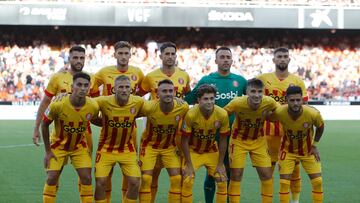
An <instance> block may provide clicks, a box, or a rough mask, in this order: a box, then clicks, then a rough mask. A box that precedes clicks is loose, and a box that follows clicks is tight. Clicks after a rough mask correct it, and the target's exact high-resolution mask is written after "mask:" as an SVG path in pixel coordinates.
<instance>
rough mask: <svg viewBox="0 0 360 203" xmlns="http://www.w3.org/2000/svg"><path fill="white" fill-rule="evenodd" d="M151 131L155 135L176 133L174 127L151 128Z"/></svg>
mask: <svg viewBox="0 0 360 203" xmlns="http://www.w3.org/2000/svg"><path fill="white" fill-rule="evenodd" d="M152 130H153V131H154V132H155V133H157V134H174V133H175V132H176V128H174V127H170V128H164V127H161V128H159V127H153V129H152Z"/></svg>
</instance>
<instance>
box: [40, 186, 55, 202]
mask: <svg viewBox="0 0 360 203" xmlns="http://www.w3.org/2000/svg"><path fill="white" fill-rule="evenodd" d="M56 192H57V189H56V185H48V184H46V183H45V186H44V191H43V203H55V198H56Z"/></svg>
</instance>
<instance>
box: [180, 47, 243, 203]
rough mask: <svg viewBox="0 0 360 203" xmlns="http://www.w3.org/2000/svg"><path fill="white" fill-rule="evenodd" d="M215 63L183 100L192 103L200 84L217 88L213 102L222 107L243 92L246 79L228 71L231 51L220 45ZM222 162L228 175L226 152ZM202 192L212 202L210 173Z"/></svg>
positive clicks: (212, 186)
mask: <svg viewBox="0 0 360 203" xmlns="http://www.w3.org/2000/svg"><path fill="white" fill-rule="evenodd" d="M215 54H216V59H215V63H216V64H217V66H218V70H217V72H214V73H211V74H210V75H207V76H204V77H203V78H201V80H200V81H199V83H198V84H197V85H196V87H195V88H194V89H193V90H192V91H191V92H190V93H189V94H188V95H186V97H185V101H187V102H188V103H189V104H194V103H195V102H196V100H197V96H196V91H197V89H198V87H199V86H200V85H202V84H212V85H214V86H215V87H216V88H217V91H218V92H217V93H216V97H215V104H216V105H218V106H220V107H224V106H225V105H227V104H228V103H229V102H230V101H231V100H232V99H233V98H235V97H237V96H241V95H243V94H245V91H246V80H245V78H243V77H242V76H240V75H236V74H233V73H231V72H230V68H231V65H232V63H233V59H232V53H231V50H230V49H229V48H228V47H220V48H218V49H217V50H216V52H215ZM234 118H235V116H234V114H231V115H230V117H229V120H230V126H231V125H232V123H233V121H234ZM219 139H220V136H219V135H218V134H217V135H216V140H217V141H219ZM224 164H225V167H226V170H227V174H228V176H229V175H230V169H229V158H228V153H226V154H225V159H224ZM204 194H205V201H206V203H212V202H213V199H214V194H215V180H214V178H212V176H211V175H207V176H206V179H205V182H204Z"/></svg>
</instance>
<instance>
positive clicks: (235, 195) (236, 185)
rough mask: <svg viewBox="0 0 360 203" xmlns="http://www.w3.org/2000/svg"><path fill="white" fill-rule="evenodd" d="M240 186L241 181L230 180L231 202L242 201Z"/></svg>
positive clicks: (238, 202)
mask: <svg viewBox="0 0 360 203" xmlns="http://www.w3.org/2000/svg"><path fill="white" fill-rule="evenodd" d="M240 187H241V182H240V181H234V180H230V184H229V194H228V196H229V202H230V203H240Z"/></svg>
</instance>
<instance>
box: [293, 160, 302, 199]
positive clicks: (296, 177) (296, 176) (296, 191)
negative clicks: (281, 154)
mask: <svg viewBox="0 0 360 203" xmlns="http://www.w3.org/2000/svg"><path fill="white" fill-rule="evenodd" d="M290 191H291V200H292V201H295V202H296V201H299V200H300V192H301V177H300V163H296V164H295V168H294V171H293V174H292V175H291V181H290Z"/></svg>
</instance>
